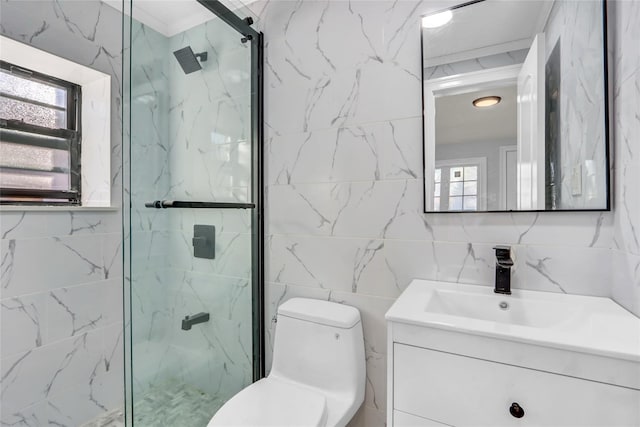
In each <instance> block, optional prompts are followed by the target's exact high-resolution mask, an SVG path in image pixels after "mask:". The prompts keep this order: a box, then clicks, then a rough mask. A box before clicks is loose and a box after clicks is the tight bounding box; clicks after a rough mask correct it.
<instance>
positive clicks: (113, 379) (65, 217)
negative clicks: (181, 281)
mask: <svg viewBox="0 0 640 427" xmlns="http://www.w3.org/2000/svg"><path fill="white" fill-rule="evenodd" d="M1 8H2V14H1V15H0V33H1V34H2V35H3V36H6V37H9V38H12V39H15V40H17V41H20V42H23V43H27V44H29V45H31V46H34V47H36V48H38V49H42V50H45V51H47V52H50V53H53V54H55V55H59V56H61V57H63V58H66V59H69V60H71V61H75V62H78V63H80V64H83V65H86V66H89V67H91V68H94V69H97V70H99V71H101V72H104V73H107V74H109V75H110V76H111V77H112V79H111V84H112V87H111V94H112V103H111V106H112V109H111V118H112V120H111V123H110V126H111V138H112V140H111V153H110V154H108V155H110V156H111V173H110V176H111V179H110V185H111V194H112V196H113V202H114V206H116V207H117V206H119V204H120V202H119V198H120V194H121V192H122V191H121V188H122V185H121V175H120V172H121V162H122V159H121V145H122V144H121V137H120V135H121V118H120V115H121V110H120V108H121V93H120V92H121V89H122V76H121V72H122V71H121V70H122V63H121V61H122V57H121V49H122V40H121V26H122V17H121V15H120V14H119V13H118V12H116V11H115V10H114V9H112V8H110V7H107V6H106V5H105V4H103V3H102V2H99V1H82V2H78V1H72V0H55V1H54V0H41V1H40V0H39V1H27V2H25V1H13V0H7V1H3V2H2V6H1ZM121 222H122V220H121V213H120V212H119V211H118V210H117V209H116V210H113V211H102V212H98V211H91V212H88V211H74V212H69V211H55V212H54V211H38V212H36V211H22V212H20V211H4V210H3V211H2V212H0V237H1V239H2V240H1V241H0V271H1V276H2V279H1V281H0V318H1V320H0V323H1V328H2V330H1V331H0V348H1V352H0V358H1V359H0V376H1V378H2V381H1V382H2V399H1V403H0V413H1V418H0V423H1V424H2V425H25V426H41V425H47V424H52V425H54V424H55V425H60V426H77V425H80V424H82V423H83V422H85V421H87V420H89V419H91V418H93V417H95V416H96V415H98V414H100V413H102V412H104V411H106V410H108V409H111V408H114V407H117V406H121V405H122V399H123V396H122V375H123V366H124V364H123V360H122V357H121V354H122V337H121V333H122V302H121V295H122V265H121V262H120V259H121V258H122V252H121V251H122V247H121V241H122V236H121V231H122V224H121Z"/></svg>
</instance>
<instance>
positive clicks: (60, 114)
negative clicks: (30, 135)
mask: <svg viewBox="0 0 640 427" xmlns="http://www.w3.org/2000/svg"><path fill="white" fill-rule="evenodd" d="M0 117H1V118H3V119H10V120H22V121H23V122H25V123H29V124H32V125H38V126H43V127H47V128H52V129H64V128H66V127H67V114H66V113H65V112H64V111H61V110H56V109H53V108H48V107H41V106H39V105H35V104H29V103H27V102H22V101H16V100H14V99H9V98H5V97H0Z"/></svg>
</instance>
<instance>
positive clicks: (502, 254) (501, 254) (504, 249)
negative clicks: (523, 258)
mask: <svg viewBox="0 0 640 427" xmlns="http://www.w3.org/2000/svg"><path fill="white" fill-rule="evenodd" d="M493 249H494V250H495V251H496V258H498V259H505V258H511V246H506V245H496V246H494V247H493Z"/></svg>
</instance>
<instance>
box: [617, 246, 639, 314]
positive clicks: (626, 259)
mask: <svg viewBox="0 0 640 427" xmlns="http://www.w3.org/2000/svg"><path fill="white" fill-rule="evenodd" d="M611 256H612V259H613V260H612V279H611V296H612V298H613V299H614V300H615V301H616V302H617V303H618V304H620V305H621V306H623V307H624V308H626V309H627V310H629V311H630V312H632V313H634V314H635V315H639V313H640V256H637V255H632V254H629V253H626V252H622V251H618V250H613V251H612V254H611Z"/></svg>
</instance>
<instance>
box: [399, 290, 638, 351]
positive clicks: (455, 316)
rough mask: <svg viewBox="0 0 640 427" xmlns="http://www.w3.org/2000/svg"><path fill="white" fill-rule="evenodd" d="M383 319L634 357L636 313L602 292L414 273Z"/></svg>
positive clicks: (636, 337)
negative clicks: (496, 287) (503, 285)
mask: <svg viewBox="0 0 640 427" xmlns="http://www.w3.org/2000/svg"><path fill="white" fill-rule="evenodd" d="M386 319H387V320H389V321H394V322H400V323H408V324H414V325H422V326H427V327H430V328H437V329H446V330H453V331H457V332H463V333H471V334H474V335H483V336H490V337H496V338H501V339H507V340H510V341H517V342H525V343H532V344H538V345H544V346H548V347H556V348H563V349H570V350H576V351H581V352H586V353H592V354H598V355H603V356H613V357H616V358H622V359H627V360H634V361H640V319H638V318H637V317H635V316H634V315H632V314H631V313H629V312H628V311H626V310H625V309H623V308H622V307H620V306H619V305H618V304H616V303H615V302H613V301H612V300H610V299H608V298H599V297H589V296H579V295H567V294H561V293H552V292H538V291H524V290H517V289H513V290H512V294H511V295H502V294H496V293H494V292H493V288H492V287H489V286H478V285H465V284H458V283H449V282H441V281H430V280H418V279H416V280H413V281H412V282H411V283H410V285H409V286H408V287H407V289H406V290H405V291H404V292H403V293H402V295H401V296H400V297H399V298H398V300H397V301H396V302H395V303H394V304H393V306H392V307H391V308H390V309H389V311H388V312H387V314H386Z"/></svg>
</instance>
